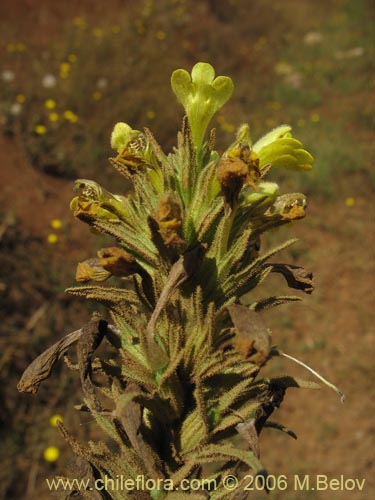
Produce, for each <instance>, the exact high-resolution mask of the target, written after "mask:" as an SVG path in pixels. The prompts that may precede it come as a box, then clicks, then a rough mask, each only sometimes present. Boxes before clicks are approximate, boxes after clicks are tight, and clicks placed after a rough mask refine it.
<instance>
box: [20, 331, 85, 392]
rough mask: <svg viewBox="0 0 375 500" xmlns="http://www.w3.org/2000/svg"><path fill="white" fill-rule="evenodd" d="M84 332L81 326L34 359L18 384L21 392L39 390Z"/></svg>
mask: <svg viewBox="0 0 375 500" xmlns="http://www.w3.org/2000/svg"><path fill="white" fill-rule="evenodd" d="M82 332H83V328H80V329H79V330H76V331H75V332H71V333H69V334H68V335H66V336H65V337H64V338H62V339H61V340H59V341H58V342H56V344H54V345H53V346H51V347H49V348H48V349H47V350H46V351H44V352H43V353H42V354H40V355H39V356H38V357H37V358H36V359H34V361H33V362H32V363H31V364H30V365H29V366H28V367H27V368H26V370H25V371H24V373H23V375H22V377H21V379H20V381H19V382H18V384H17V389H18V390H19V392H31V393H33V394H35V393H36V392H37V391H38V388H39V384H40V383H41V382H42V381H43V380H45V379H46V378H48V377H49V376H50V374H51V371H52V368H53V367H54V365H55V363H56V362H57V361H58V360H59V359H60V358H62V357H63V356H64V354H65V353H66V352H67V351H68V349H69V348H70V347H71V346H72V345H73V344H75V343H76V342H77V341H78V339H79V338H80V337H81V335H82Z"/></svg>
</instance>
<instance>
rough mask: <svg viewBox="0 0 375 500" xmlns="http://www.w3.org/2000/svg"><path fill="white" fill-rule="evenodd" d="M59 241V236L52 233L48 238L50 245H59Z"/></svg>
mask: <svg viewBox="0 0 375 500" xmlns="http://www.w3.org/2000/svg"><path fill="white" fill-rule="evenodd" d="M58 240H59V237H58V236H57V234H55V233H50V234H49V235H48V236H47V241H48V243H49V244H50V245H54V244H55V243H57V242H58Z"/></svg>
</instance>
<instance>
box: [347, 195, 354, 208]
mask: <svg viewBox="0 0 375 500" xmlns="http://www.w3.org/2000/svg"><path fill="white" fill-rule="evenodd" d="M345 205H346V206H347V207H349V208H350V207H352V206H354V205H355V198H353V197H352V196H348V198H346V200H345Z"/></svg>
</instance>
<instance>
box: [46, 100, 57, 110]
mask: <svg viewBox="0 0 375 500" xmlns="http://www.w3.org/2000/svg"><path fill="white" fill-rule="evenodd" d="M44 106H45V107H46V108H47V109H54V108H55V107H56V103H55V101H54V100H53V99H47V100H46V101H45V103H44Z"/></svg>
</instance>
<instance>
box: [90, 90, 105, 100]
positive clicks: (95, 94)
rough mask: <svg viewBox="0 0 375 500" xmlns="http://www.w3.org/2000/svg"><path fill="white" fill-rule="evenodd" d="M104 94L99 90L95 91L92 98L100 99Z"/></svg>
mask: <svg viewBox="0 0 375 500" xmlns="http://www.w3.org/2000/svg"><path fill="white" fill-rule="evenodd" d="M102 96H103V94H102V93H101V92H99V90H97V91H95V92H94V93H93V94H92V98H93V99H94V101H100V99H101V98H102Z"/></svg>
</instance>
